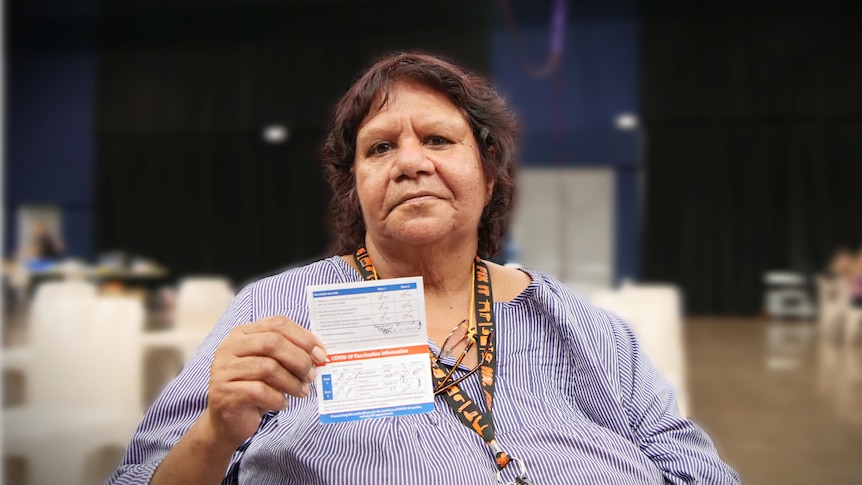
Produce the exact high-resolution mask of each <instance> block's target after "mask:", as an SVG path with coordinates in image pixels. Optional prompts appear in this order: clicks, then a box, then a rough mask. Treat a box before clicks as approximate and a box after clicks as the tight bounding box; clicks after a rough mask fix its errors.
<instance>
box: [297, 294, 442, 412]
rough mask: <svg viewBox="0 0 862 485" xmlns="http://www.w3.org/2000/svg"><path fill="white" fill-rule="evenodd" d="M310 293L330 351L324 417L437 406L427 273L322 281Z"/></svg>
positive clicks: (314, 319) (314, 321) (320, 383)
mask: <svg viewBox="0 0 862 485" xmlns="http://www.w3.org/2000/svg"><path fill="white" fill-rule="evenodd" d="M307 296H308V308H309V311H310V313H311V331H312V332H313V333H314V334H315V335H317V336H318V337H320V339H321V340H322V341H323V344H324V345H325V346H326V351H327V353H328V354H329V355H328V358H327V360H326V363H325V364H323V365H322V366H319V367H318V369H317V401H318V408H319V410H320V422H321V423H343V422H347V421H358V420H363V419H371V418H381V417H387V416H404V415H407V414H419V413H427V412H431V411H432V410H433V409H434V391H433V385H432V382H431V362H430V359H429V358H428V330H427V327H426V321H425V294H424V291H423V286H422V278H421V277H413V278H396V279H387V280H376V281H363V282H360V283H344V284H337V285H315V286H309V287H308V289H307Z"/></svg>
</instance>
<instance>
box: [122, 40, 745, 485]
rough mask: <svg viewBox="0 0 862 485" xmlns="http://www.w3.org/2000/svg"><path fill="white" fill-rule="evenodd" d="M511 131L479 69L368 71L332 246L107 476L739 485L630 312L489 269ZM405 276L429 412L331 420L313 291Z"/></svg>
mask: <svg viewBox="0 0 862 485" xmlns="http://www.w3.org/2000/svg"><path fill="white" fill-rule="evenodd" d="M514 134H515V120H514V117H513V115H512V114H511V112H510V111H509V110H508V108H507V107H506V105H505V102H504V101H503V99H502V98H501V97H499V96H498V95H497V93H496V92H495V91H494V89H493V88H492V86H491V85H490V84H489V83H488V82H487V81H486V80H484V79H482V78H480V77H478V76H475V75H473V74H471V73H469V72H467V71H465V70H464V69H462V68H460V67H458V66H455V65H452V64H450V63H447V62H445V61H442V60H440V59H438V58H435V57H432V56H427V55H422V54H398V55H392V56H388V57H385V58H383V59H381V60H380V61H378V62H377V63H376V64H374V65H373V66H372V67H371V68H370V69H369V70H368V71H367V72H366V73H365V74H364V75H363V76H362V77H361V78H360V79H359V80H358V81H356V83H355V84H354V85H353V86H352V87H351V88H350V89H349V90H348V92H347V93H346V94H345V95H344V97H343V98H342V99H341V100H340V101H339V103H338V104H337V106H336V109H335V113H334V119H333V121H332V125H331V131H330V133H329V136H328V138H327V141H326V143H325V146H324V166H325V171H326V176H327V179H328V181H329V183H330V185H331V188H332V193H333V194H335V195H334V200H333V203H332V217H333V226H334V228H335V230H336V233H337V236H338V238H339V239H338V243H337V248H336V251H335V254H336V255H335V256H332V257H329V258H327V259H324V260H321V261H317V262H314V263H311V264H308V265H305V266H302V267H299V268H293V269H290V270H288V271H285V272H284V273H281V274H279V275H276V276H273V277H269V278H265V279H262V280H260V281H258V282H255V283H252V284H251V285H249V286H247V287H245V288H244V289H243V290H242V291H241V292H240V293H239V294H238V296H237V298H236V300H235V301H234V303H233V304H232V305H231V307H230V308H229V310H228V311H227V313H226V314H225V315H224V316H223V317H222V319H221V320H220V321H219V322H218V323H217V324H216V327H215V328H214V329H213V331H212V332H211V334H210V335H209V337H208V338H207V339H206V340H205V341H204V343H203V345H202V346H201V347H200V349H199V350H198V352H197V355H196V356H195V357H194V358H193V359H192V361H191V362H190V363H189V364H188V365H187V366H186V368H185V369H184V370H183V371H182V373H181V374H180V375H179V376H178V377H177V378H176V379H175V380H174V381H173V382H172V383H171V384H169V385H168V387H167V388H166V389H165V390H164V391H163V393H162V394H161V396H159V398H158V399H157V400H156V402H155V403H154V404H153V407H152V408H151V409H150V410H149V411H148V412H147V414H146V415H145V417H144V419H143V422H142V423H141V425H140V426H139V428H138V430H137V431H136V433H135V435H134V437H133V438H132V441H131V444H130V446H129V448H128V450H127V452H126V454H125V457H124V458H123V460H122V463H121V464H120V466H119V468H118V469H117V470H116V471H115V473H114V474H113V476H112V477H111V478H110V479H109V480H108V483H110V484H127V483H140V484H144V483H152V484H154V485H156V484H166V483H170V484H176V483H195V484H207V483H210V484H218V483H250V484H251V483H253V484H276V483H278V484H284V483H303V484H306V483H330V484H340V483H428V484H432V483H433V484H437V483H471V484H479V483H486V484H491V483H502V482H500V481H499V480H501V475H500V474H502V477H505V478H506V482H509V481H512V483H519V484H527V483H535V484H558V483H591V484H593V483H595V484H598V483H612V484H648V483H650V484H661V483H676V484H682V483H702V484H710V485H721V484H736V483H739V477H738V476H737V474H736V472H734V471H733V470H732V469H731V468H730V467H729V466H728V465H727V464H725V463H724V462H723V461H722V460H721V459H720V458H719V456H718V454H717V452H716V450H715V448H714V446H713V445H712V442H711V441H710V439H709V437H708V436H707V435H706V434H705V433H704V432H703V430H701V429H700V428H699V427H698V426H696V425H695V424H694V423H693V422H691V421H689V420H687V419H684V418H683V417H681V416H680V415H679V412H678V409H677V403H676V398H675V395H674V391H673V389H672V388H671V386H670V385H669V384H668V382H667V381H666V380H665V379H664V378H663V377H662V376H661V375H659V374H658V372H657V371H656V370H655V368H654V367H653V365H652V363H650V361H649V360H648V359H647V358H646V357H645V355H644V353H643V351H642V350H641V348H640V346H639V344H638V342H637V339H636V338H635V336H634V333H633V332H632V330H631V329H630V328H629V327H628V326H627V325H626V324H625V323H624V322H623V321H621V320H620V319H619V318H618V317H616V316H615V315H613V314H610V313H608V312H606V311H603V310H601V309H599V308H597V307H595V306H594V305H592V304H591V303H589V302H588V301H587V300H586V299H585V298H583V297H581V296H580V295H577V294H575V293H574V292H573V291H572V290H570V289H569V288H568V287H567V286H565V285H564V284H562V283H560V282H559V281H557V280H555V279H553V278H552V277H550V276H548V275H546V274H542V273H539V272H535V271H531V270H525V269H514V268H507V267H503V266H500V265H497V264H495V263H493V262H490V261H488V258H490V257H491V256H492V255H494V254H496V253H497V252H498V251H499V250H500V247H501V245H502V244H503V237H504V234H505V233H506V228H507V224H508V220H509V216H510V213H511V211H512V208H513V194H514V179H513V174H514V160H513V153H514V147H515V141H514ZM406 276H422V277H423V282H424V294H425V307H426V313H427V327H428V334H429V335H428V337H429V341H428V343H429V347H430V348H431V355H430V356H429V358H430V359H431V363H432V364H431V365H432V370H433V372H432V374H433V375H432V376H429V377H431V378H432V380H433V382H434V385H435V395H436V397H435V404H436V406H435V409H434V411H433V412H431V413H429V414H419V415H410V416H399V417H387V418H378V419H369V420H363V421H354V422H347V423H336V424H321V423H320V422H319V412H318V406H317V399H316V391H315V386H316V383H315V380H316V372H317V371H316V369H315V366H317V365H321V364H324V363H325V362H326V350H325V348H324V345H323V343H322V342H321V341H320V340H319V339H318V337H316V336H315V335H313V334H312V333H311V332H310V331H309V326H310V322H309V318H310V317H309V310H308V307H307V303H306V291H305V289H306V287H307V286H308V285H317V284H338V283H348V282H359V281H362V280H368V279H376V278H397V277H406ZM483 282H485V283H483ZM483 289H485V290H489V291H486V292H483V291H482V290H483ZM490 290H492V291H490ZM482 303H484V304H488V305H489V306H490V308H491V312H487V311H480V308H482V306H481V304H482ZM486 308H487V307H486ZM459 322H460V323H459ZM489 329H492V330H489ZM477 333H478V335H477ZM453 334H463V335H464V338H462V339H457V338H455V339H450V338H448V336H450V335H453ZM462 354H463V359H456V358H455V357H456V356H459V355H462ZM450 371H451V372H450ZM450 374H451V375H450ZM467 403H469V404H467ZM470 423H473V425H472V426H471V424H470Z"/></svg>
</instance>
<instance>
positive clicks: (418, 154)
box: [392, 140, 434, 179]
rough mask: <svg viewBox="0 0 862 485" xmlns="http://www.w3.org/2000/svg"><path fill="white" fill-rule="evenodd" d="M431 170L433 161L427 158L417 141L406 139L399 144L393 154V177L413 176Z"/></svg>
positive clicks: (431, 171) (427, 172)
mask: <svg viewBox="0 0 862 485" xmlns="http://www.w3.org/2000/svg"><path fill="white" fill-rule="evenodd" d="M433 172H434V162H432V161H431V160H430V159H429V158H428V156H427V153H426V151H425V150H424V147H423V146H422V144H421V143H420V142H419V141H416V140H408V141H403V142H402V143H400V144H399V146H398V148H397V151H396V154H395V163H394V164H393V166H392V177H393V179H398V178H401V177H407V178H415V177H418V176H419V175H422V174H430V173H433Z"/></svg>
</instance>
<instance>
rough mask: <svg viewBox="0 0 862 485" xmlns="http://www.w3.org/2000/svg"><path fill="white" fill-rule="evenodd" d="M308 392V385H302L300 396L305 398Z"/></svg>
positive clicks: (309, 389)
mask: <svg viewBox="0 0 862 485" xmlns="http://www.w3.org/2000/svg"><path fill="white" fill-rule="evenodd" d="M309 392H311V386H309V385H308V384H303V385H302V395H303V396H307V395H308V393H309Z"/></svg>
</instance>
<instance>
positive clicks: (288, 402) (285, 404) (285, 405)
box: [281, 394, 290, 410]
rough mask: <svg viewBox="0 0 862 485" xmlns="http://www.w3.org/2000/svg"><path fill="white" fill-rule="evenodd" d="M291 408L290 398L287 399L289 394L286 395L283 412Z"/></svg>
mask: <svg viewBox="0 0 862 485" xmlns="http://www.w3.org/2000/svg"><path fill="white" fill-rule="evenodd" d="M288 406H290V398H288V397H287V394H285V395H284V406H282V408H281V409H282V410H284V409H287V407H288Z"/></svg>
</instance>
